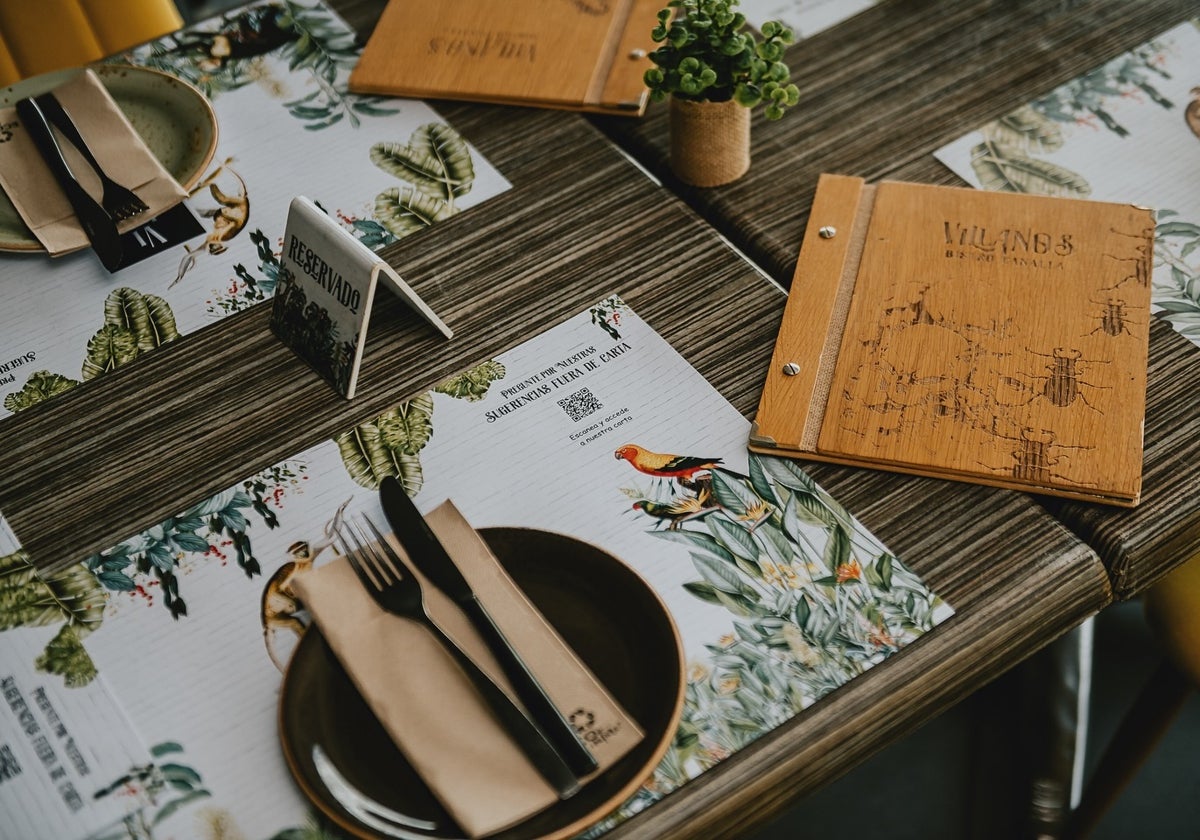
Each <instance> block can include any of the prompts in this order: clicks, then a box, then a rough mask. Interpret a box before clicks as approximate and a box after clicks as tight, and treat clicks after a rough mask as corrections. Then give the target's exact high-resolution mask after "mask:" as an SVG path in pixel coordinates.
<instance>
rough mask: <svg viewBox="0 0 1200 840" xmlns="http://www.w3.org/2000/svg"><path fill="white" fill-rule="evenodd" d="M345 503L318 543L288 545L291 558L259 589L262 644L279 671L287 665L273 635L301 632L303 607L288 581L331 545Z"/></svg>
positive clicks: (328, 524) (348, 502)
mask: <svg viewBox="0 0 1200 840" xmlns="http://www.w3.org/2000/svg"><path fill="white" fill-rule="evenodd" d="M349 504H350V499H347V500H346V501H344V502H342V505H341V507H339V508H338V509H337V513H335V514H334V515H333V518H332V519H330V520H329V522H327V523H326V524H325V529H324V538H323V539H321V540H320V541H319V542H317V543H315V544H313V545H311V546H310V545H309V543H308V541H307V540H297V541H296V542H294V543H292V544H291V545H290V546H288V554H289V555H290V556H291V558H292V559H291V560H289V561H287V562H286V563H284V564H283V565H282V566H280V567H279V568H278V569H276V570H275V574H273V575H271V578H270V579H269V580H268V581H267V584H266V586H264V587H263V592H262V602H261V605H260V608H259V613H260V617H261V619H262V628H263V644H265V645H266V647H267V655H268V656H269V657H271V661H272V662H274V663H275V667H276V668H278V669H279V670H280V671H281V672H282V671H283V670H284V668H285V667H286V666H287V660H286V658H285V657H281V656H280V655H279V652H278V651H277V650H276V641H277V639H276V636H277V634H279V633H281V632H286V631H290V632H291V633H294V634H295V636H296V638H299V637H300V636H301V635H303V634H304V630H305V623H304V622H303V621H301V620H300V618H299V617H298V614H299V613H300V612H301V610H303V609H304V607H303V605H302V604H301V603H300V601H299V599H298V598H297V597H296V592H295V590H293V589H292V581H293V580H295V578H296V575H297V574H299V573H301V572H304V571H307V570H308V569H311V568H312V565H313V561H314V560H316V559H317V556H318V555H319V554H320V553H321V552H322V551H324V550H325V549H326V548H328V547H329V546H331V545H332V544H333V540H334V537H335V536H336V535H337V532H338V529H340V528H341V527H342V514H343V513H344V512H345V510H346V506H347V505H349Z"/></svg>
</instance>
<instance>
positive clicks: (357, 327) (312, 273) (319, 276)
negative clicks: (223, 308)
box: [271, 196, 454, 399]
mask: <svg viewBox="0 0 1200 840" xmlns="http://www.w3.org/2000/svg"><path fill="white" fill-rule="evenodd" d="M279 262H280V269H279V284H278V286H277V288H276V290H275V300H274V304H273V307H272V309H271V329H272V331H274V333H275V334H276V335H277V336H279V338H280V340H281V341H283V343H284V344H286V345H287V346H288V347H290V348H292V350H293V352H295V353H296V355H297V356H299V357H300V358H301V359H303V360H304V361H306V362H308V364H309V365H311V366H312V368H313V369H314V370H316V372H317V373H319V374H321V376H323V377H324V378H325V379H327V380H328V381H329V382H330V384H332V385H333V387H334V388H336V389H337V390H338V392H339V393H341V394H342V395H343V396H345V397H346V399H350V398H351V397H353V396H354V389H355V387H356V386H357V384H358V368H359V365H360V363H361V362H362V349H363V345H364V344H365V343H366V339H367V326H368V323H369V322H370V319H371V304H372V302H373V301H374V299H375V286H376V284H377V282H378V281H379V280H380V279H382V280H383V281H384V285H385V286H386V287H387V288H390V289H391V290H392V291H393V292H395V293H396V294H397V295H399V296H400V298H401V299H403V300H405V301H406V302H407V303H408V305H409V306H411V307H412V308H413V309H415V310H416V311H417V312H418V313H419V314H420V315H421V317H423V318H424V319H425V320H426V321H428V322H429V323H430V324H432V325H433V326H434V327H435V328H436V329H437V330H438V332H440V333H441V334H442V335H444V336H445V337H446V338H451V337H452V336H453V335H454V334H453V332H451V330H450V328H449V327H447V326H446V325H445V324H444V323H443V322H442V320H441V319H440V318H439V317H438V316H437V315H436V314H435V313H434V311H433V310H432V309H430V308H429V307H428V306H427V305H426V304H425V302H424V301H423V300H421V298H420V296H419V295H417V293H416V292H414V291H413V290H412V288H411V287H410V286H409V285H408V284H407V283H405V282H404V281H403V280H402V279H400V275H398V274H397V273H396V272H395V271H393V270H392V268H391V266H389V265H388V264H387V263H386V262H384V261H383V260H382V259H380V258H379V257H378V256H376V255H375V253H374V252H372V251H371V249H370V248H368V247H367V246H366V245H363V244H362V243H361V242H359V241H358V240H357V239H355V238H354V236H353V235H351V234H350V233H349V232H348V231H346V230H345V229H343V228H342V227H341V226H340V225H338V223H337V222H335V221H334V220H333V219H331V218H329V216H327V215H326V214H325V212H324V211H322V210H321V208H319V207H317V205H316V204H314V203H313V202H312V201H310V200H309V199H307V198H305V197H303V196H297V197H296V198H294V199H292V203H291V206H290V208H289V210H288V220H287V228H286V230H285V232H284V236H283V254H282V255H281V257H280V261H279Z"/></svg>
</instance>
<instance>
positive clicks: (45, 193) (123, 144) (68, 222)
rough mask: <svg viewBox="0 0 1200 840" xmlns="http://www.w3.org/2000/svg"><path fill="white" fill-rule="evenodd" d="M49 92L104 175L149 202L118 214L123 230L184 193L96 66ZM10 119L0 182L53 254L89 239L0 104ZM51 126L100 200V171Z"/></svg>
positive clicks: (1, 112)
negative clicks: (127, 214) (11, 126)
mask: <svg viewBox="0 0 1200 840" xmlns="http://www.w3.org/2000/svg"><path fill="white" fill-rule="evenodd" d="M54 94H55V95H56V96H57V97H58V99H59V101H60V102H62V105H63V107H64V108H65V109H66V110H67V113H69V114H70V115H71V119H72V120H73V121H74V122H75V125H76V126H77V127H78V128H79V133H80V134H82V135H83V138H84V140H86V141H87V143H88V146H89V147H90V148H91V150H92V153H93V154H94V155H95V156H96V160H97V161H99V162H100V165H101V166H102V167H103V168H104V171H105V172H107V173H108V176H109V177H110V178H112V179H113V180H114V181H116V182H117V183H118V184H121V185H123V186H126V187H128V188H129V189H131V190H133V191H134V192H135V193H137V195H138V198H140V199H142V201H144V202H146V204H148V205H149V206H150V209H149V210H147V211H145V212H143V213H141V214H139V215H137V216H134V217H133V218H132V219H126V220H124V221H121V222H118V223H117V230H119V231H120V232H121V233H124V232H125V231H128V230H132V229H133V228H135V227H138V226H139V225H142V224H145V223H146V222H148V221H150V220H151V219H153V218H154V217H155V216H157V215H158V214H159V213H162V212H163V211H164V210H168V209H170V208H171V207H174V206H175V205H176V204H178V203H179V202H180V201H182V200H183V199H185V198H187V191H186V190H185V189H184V188H183V187H181V186H179V184H178V183H177V182H176V181H175V179H174V178H172V177H171V174H170V173H169V172H167V170H166V169H164V168H163V166H162V164H161V163H159V162H158V159H157V158H156V157H154V155H153V154H152V153H151V152H150V149H149V148H147V147H146V144H145V142H144V141H143V140H142V138H141V136H140V135H139V134H138V133H137V132H136V131H134V130H133V126H131V125H130V124H129V120H128V119H126V118H125V115H124V114H123V113H122V112H121V109H120V108H118V107H117V104H116V103H115V102H113V99H112V97H111V96H109V94H108V91H107V90H106V89H105V87H104V85H102V84H101V83H100V80H99V79H98V78H96V74H95V73H93V72H92V71H91V70H85V71H84V72H82V73H80V74H79V75H78V76H76V77H75V78H73V79H71V81H69V82H66V83H64V84H62V85H60V86H59V87H57V88H55V89H54ZM10 123H16V124H17V130H15V131H13V132H12V137H11V139H10V140H9V141H8V142H5V143H0V186H2V187H3V188H4V191H5V192H6V193H7V194H8V197H9V200H10V201H12V203H13V206H14V207H16V209H17V212H18V213H19V214H20V215H21V218H22V219H23V220H24V221H25V224H26V225H28V226H29V229H30V230H31V231H33V235H34V236H36V237H37V239H38V241H39V242H41V243H42V245H43V246H45V248H46V251H47V252H49V254H50V255H51V256H59V255H61V254H66V253H69V252H71V251H77V250H79V249H81V248H86V247H88V246H89V243H88V239H87V236H86V235H85V234H84V232H83V229H82V228H81V227H80V226H79V222H78V221H77V220H76V219H75V214H74V211H72V209H71V204H70V202H69V201H67V197H66V196H65V195H64V194H63V191H62V189H61V188H60V187H59V186H58V182H57V181H55V180H54V175H53V174H51V172H50V169H49V167H48V166H47V165H46V163H45V161H44V160H42V156H41V155H40V154H39V153H38V150H37V146H35V145H34V143H33V140H32V139H30V137H29V133H28V132H27V131H24V130H22V129H21V128H20V126H19V124H20V119H19V118H18V117H17V110H16V108H15V107H14V108H3V109H0V125H8V124H10ZM54 134H55V137H56V139H57V140H58V145H59V147H60V148H61V149H62V151H63V156H64V157H66V159H67V162H68V163H69V164H70V165H71V171H72V172H74V173H75V177H76V179H77V180H78V181H79V183H80V184H82V185H83V188H84V189H85V190H87V191H88V193H89V194H91V196H92V197H93V198H95V199H96V200H97V201H99V200H100V196H101V194H102V191H101V189H100V179H99V178H98V177H97V176H96V174H95V173H94V172H93V171H92V168H91V167H90V166H88V164H87V161H86V160H85V159H84V158H83V156H82V155H80V154H79V153H78V152H77V151H76V150H75V147H74V146H73V145H71V143H70V142H68V141H67V140H66V138H65V137H63V136H62V135H61V134H60V133H59V132H58V130H57V129H54Z"/></svg>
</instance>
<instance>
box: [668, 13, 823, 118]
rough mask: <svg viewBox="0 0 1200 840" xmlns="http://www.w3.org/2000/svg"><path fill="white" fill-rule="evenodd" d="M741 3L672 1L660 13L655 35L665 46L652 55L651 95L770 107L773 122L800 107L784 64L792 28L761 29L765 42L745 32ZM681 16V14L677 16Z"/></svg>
mask: <svg viewBox="0 0 1200 840" xmlns="http://www.w3.org/2000/svg"><path fill="white" fill-rule="evenodd" d="M737 5H738V0H670V2H669V3H668V4H667V7H666V8H664V9H662V10H661V11H659V13H658V25H657V26H656V27H654V30H653V31H652V32H651V33H650V37H651V38H653V39H654V41H655V42H656V43H660V44H662V46H661V47H659V48H658V49H656V50H654V51H653V52H651V53H650V60H651V61H653V62H654V64H655V65H656V66H654V67H651V68H650V69H649V70H647V71H646V74H645V82H646V86H647V87H648V88H650V97H651V98H652V99H654V100H655V101H661V100H663V99H665V98H666V97H667V96H668V95H673V96H677V97H680V98H682V99H689V100H693V101H698V102H725V101H728V100H730V99H732V100H735V101H736V102H737V103H738V104H740V105H744V106H745V107H747V108H753V107H755V106H756V105H758V104H759V103H765V105H766V108H765V115H766V117H767V119H769V120H777V119H779V118H780V117H782V116H783V112H784V110H786V109H787V108H788V107H790V106H792V105H795V104H796V102H797V101H799V98H800V91H799V89H798V88H797V87H796V86H795V85H794V84H791V83H790V81H789V80H790V79H791V72H790V71H789V70H788V66H787V64H785V63H784V61H783V54H784V50H785V49H786V48H787V45H788V44H790V43H792V41H793V40H794V36H793V34H792V30H791V29H789V28H788V27H787V26H785V25H783V24H782V23H780V22H779V21H767V22H766V23H764V24H763V26H762V40H761V41H759V40H758V39H757V38H756V37H755V36H754V34H753V32H749V31H743V30H744V29H745V26H746V16H745V15H743V14H742V13H741V12H739V11H736V6H737ZM676 12H678V14H676Z"/></svg>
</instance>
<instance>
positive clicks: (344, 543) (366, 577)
mask: <svg viewBox="0 0 1200 840" xmlns="http://www.w3.org/2000/svg"><path fill="white" fill-rule="evenodd" d="M347 534H348V535H349V536H348V537H347ZM337 535H338V541H339V542H340V543H341V548H342V554H344V555H345V556H346V559H347V560H349V561H350V567H351V568H352V569H354V573H355V574H356V575H358V579H359V581H361V582H362V584H363V586H366V587H368V588H371V589H375V590H379V589H383V584H382V583H380V582H379V580H378V579H377V578H376V576H375V573H374V570H373V569H371V568H369V567H368V564H367V563H364V562H362V560H361V559H360V557H359V555H360V554H361V553H362V551H363V545H362V543H361V542H360V541H359V539H358V536H357V535H356V534H355V533H354V532H353V531H351V530H350V528H349V527H343V528H339V529H338V531H337Z"/></svg>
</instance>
